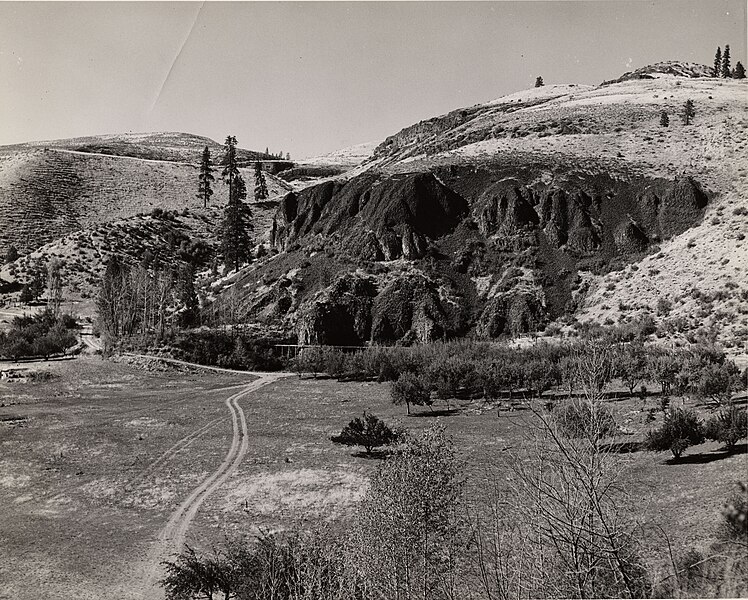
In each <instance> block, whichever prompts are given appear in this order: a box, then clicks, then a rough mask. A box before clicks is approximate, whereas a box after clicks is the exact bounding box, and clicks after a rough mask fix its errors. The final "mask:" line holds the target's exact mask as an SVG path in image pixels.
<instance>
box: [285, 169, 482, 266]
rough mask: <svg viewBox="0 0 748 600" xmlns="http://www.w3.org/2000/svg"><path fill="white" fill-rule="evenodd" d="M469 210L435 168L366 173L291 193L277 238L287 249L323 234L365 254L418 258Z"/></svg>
mask: <svg viewBox="0 0 748 600" xmlns="http://www.w3.org/2000/svg"><path fill="white" fill-rule="evenodd" d="M467 213H468V205H467V203H466V202H465V200H464V199H463V198H461V197H460V196H459V195H458V194H456V193H455V192H454V191H452V190H451V189H449V188H448V187H446V186H445V185H443V184H442V183H441V182H440V181H438V179H437V178H436V177H434V176H433V175H432V174H430V173H413V174H409V175H403V176H398V177H390V178H382V177H380V176H379V175H376V174H365V175H362V176H360V177H357V178H354V179H352V180H350V181H341V182H326V183H323V184H320V185H317V186H314V187H311V188H307V189H305V190H303V191H301V192H298V193H291V194H288V195H287V196H286V197H285V198H284V199H283V201H282V202H281V205H280V207H279V210H278V213H277V215H276V220H275V224H274V227H273V231H272V236H271V243H272V245H273V246H274V247H275V248H277V249H279V250H286V249H288V248H289V247H291V246H293V245H294V244H295V243H299V242H303V241H304V240H308V239H309V238H311V237H313V236H321V237H322V238H324V239H329V240H338V241H339V242H340V243H341V244H342V245H343V247H345V248H346V249H347V250H348V251H349V252H351V253H352V254H355V255H357V256H358V257H360V258H362V259H364V260H394V259H397V258H406V259H418V258H421V257H423V256H424V255H425V253H426V251H427V249H428V243H429V242H428V241H429V240H430V239H431V240H433V239H437V238H439V237H441V236H442V235H444V234H446V233H448V232H449V231H451V230H452V229H454V227H455V226H456V225H457V224H458V223H459V222H460V221H461V220H462V219H463V218H464V217H465V216H466V215H467Z"/></svg>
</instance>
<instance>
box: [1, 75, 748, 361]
mask: <svg viewBox="0 0 748 600" xmlns="http://www.w3.org/2000/svg"><path fill="white" fill-rule="evenodd" d="M706 75H708V68H707V67H704V66H702V65H694V64H690V63H680V62H669V63H658V64H656V65H650V66H647V67H643V68H642V69H638V70H636V71H632V72H631V73H627V74H624V75H622V76H620V77H618V78H616V79H613V80H610V81H607V82H604V83H602V84H600V85H597V86H589V85H578V84H554V85H546V86H543V87H538V88H533V89H529V90H523V91H519V92H516V93H513V94H510V95H508V96H504V97H502V98H498V99H496V100H493V101H490V102H486V103H483V104H479V105H475V106H471V107H466V108H461V109H457V110H454V111H451V112H449V113H447V114H444V115H441V116H436V117H432V118H428V119H425V120H422V121H420V122H419V123H415V124H413V125H411V126H409V127H406V128H404V129H403V130H401V131H399V132H397V133H394V134H393V135H391V136H389V137H387V138H386V139H385V140H384V141H383V142H382V143H380V144H379V145H377V146H376V147H375V148H373V150H372V145H366V146H361V147H357V148H353V149H347V150H345V151H340V152H338V153H331V154H330V155H328V156H326V157H318V159H315V160H310V161H308V162H307V163H305V164H300V165H298V166H296V167H295V168H291V169H286V170H283V171H281V172H280V173H279V177H278V178H276V177H272V176H271V177H269V185H270V187H271V199H270V201H269V202H267V203H264V204H262V205H257V206H256V207H255V212H256V215H257V218H256V221H257V227H256V229H255V237H256V239H257V240H265V243H266V244H267V246H268V247H269V248H271V250H272V251H271V252H270V254H269V255H268V256H266V257H264V258H262V259H259V260H256V261H255V262H253V263H252V264H251V265H248V266H247V267H245V268H244V269H242V270H241V271H240V272H239V273H235V274H219V275H218V277H217V278H214V279H215V280H213V279H211V276H210V274H209V273H207V272H206V273H204V274H203V279H204V281H203V284H204V285H205V286H207V287H206V289H207V290H209V291H210V295H211V296H212V295H216V294H218V295H220V294H222V293H225V292H227V291H231V292H232V293H234V294H235V297H238V298H240V299H241V300H240V303H241V305H242V308H243V318H244V320H245V321H247V322H254V323H256V324H259V326H260V327H268V328H273V329H274V330H282V331H285V332H287V333H290V334H295V335H296V336H297V338H298V339H299V341H301V342H304V343H334V344H344V345H345V344H352V345H358V344H363V343H368V342H372V341H373V342H377V343H394V342H401V343H410V342H416V341H428V340H433V339H438V338H441V337H451V336H460V335H473V336H477V337H481V338H488V339H491V338H497V337H502V336H506V335H518V334H523V333H527V332H537V331H542V330H543V329H544V328H545V327H547V326H549V325H554V327H555V326H558V325H560V326H561V328H562V330H568V329H570V328H575V327H580V326H583V325H582V324H583V323H584V322H599V323H622V324H624V323H630V324H632V326H634V325H635V324H636V323H637V322H641V321H642V319H645V320H646V319H652V320H654V322H655V323H656V324H657V325H658V327H659V330H658V335H659V336H660V337H661V338H662V339H663V340H668V341H671V342H678V341H679V340H683V339H687V338H691V339H692V338H694V337H704V338H708V339H717V340H718V341H720V342H721V343H723V344H724V345H725V346H726V347H727V348H728V349H730V350H731V351H732V352H733V353H739V352H741V351H742V349H743V347H744V344H745V343H746V342H748V311H746V309H745V308H744V307H745V300H746V299H747V298H748V274H747V273H746V269H748V259H747V258H746V257H747V256H748V253H746V248H745V246H744V243H745V242H744V240H745V232H746V228H747V223H746V217H748V189H747V186H748V161H747V160H746V150H747V149H748V148H747V146H748V127H746V125H748V110H747V109H748V105H747V103H746V98H747V96H746V92H747V91H748V84H746V81H745V80H731V79H717V78H711V77H708V76H706ZM689 99H690V100H692V101H693V102H694V105H695V110H696V116H695V118H694V119H693V122H692V123H690V124H688V125H686V124H684V123H683V121H682V119H681V115H682V111H683V106H684V104H685V102H686V100H689ZM663 113H665V114H667V115H668V117H669V124H668V125H667V126H663V125H662V124H661V116H662V114H663ZM208 142H209V141H206V140H205V139H204V138H198V137H195V136H188V135H186V134H153V135H150V134H149V135H142V136H130V137H124V138H122V137H118V136H100V137H97V138H80V139H77V140H65V141H61V142H49V143H47V142H44V143H35V144H27V145H19V146H14V147H6V148H4V149H0V223H3V224H4V225H5V224H9V223H11V222H12V223H13V224H14V225H13V227H8V226H6V227H3V229H2V230H1V231H2V233H0V246H2V247H3V248H5V247H7V246H8V245H9V244H10V243H14V244H16V245H17V246H18V247H19V248H21V249H23V250H32V249H33V250H35V254H34V257H33V258H39V257H43V256H47V255H54V254H56V255H59V256H61V257H63V258H66V257H67V258H69V257H70V256H71V254H75V253H76V252H77V253H80V249H79V248H80V245H81V240H86V239H87V240H90V239H91V238H90V236H89V234H90V232H91V231H95V230H97V229H96V228H98V230H99V231H101V228H102V227H104V228H105V229H107V228H115V229H116V231H117V232H118V233H117V235H114V234H112V231H114V230H111V231H110V235H109V241H108V242H106V243H104V244H103V246H102V243H98V247H99V250H93V249H89V250H86V252H88V254H86V257H87V258H86V260H85V261H83V262H89V261H94V262H95V261H96V258H95V256H96V255H97V254H98V253H99V252H100V253H101V255H102V256H103V255H104V254H105V252H106V248H105V246H107V244H109V245H110V246H111V247H109V248H108V249H109V251H110V252H115V253H124V254H127V255H129V256H132V257H135V256H137V253H138V247H139V246H138V243H140V244H141V246H140V247H141V250H142V248H143V247H145V246H146V245H148V243H150V242H148V243H146V240H160V239H162V238H164V239H165V238H166V237H168V236H169V235H170V234H169V233H168V231H166V230H162V228H163V226H165V225H164V224H158V223H155V222H154V221H153V219H154V217H152V216H148V215H149V214H150V213H151V212H152V211H153V209H154V208H156V207H159V208H162V209H168V210H171V211H176V214H175V213H174V212H172V213H171V218H172V219H173V222H172V223H171V224H169V225H168V227H172V228H173V227H176V228H178V229H180V231H183V232H184V233H185V235H187V236H189V237H191V238H194V239H204V240H208V241H210V239H211V237H210V234H209V232H210V231H211V230H213V231H215V227H216V226H217V219H218V217H219V213H218V212H216V210H215V207H213V208H208V209H205V210H204V209H202V208H200V207H199V206H198V205H197V204H198V203H197V200H196V198H195V197H194V194H195V192H194V188H195V180H196V164H195V162H194V157H195V156H196V154H195V153H196V152H197V150H198V149H201V148H202V147H203V146H204V145H205V144H206V143H208ZM209 145H210V144H209ZM211 147H213V146H211ZM215 147H216V148H217V145H216V146H215ZM216 152H218V150H217V151H216ZM248 156H250V155H248ZM284 166H290V165H277V166H276V167H277V168H281V167H284ZM246 179H247V180H248V181H251V173H247V177H246ZM216 188H217V193H216V196H214V199H215V202H214V204H215V205H216V206H220V205H222V203H223V202H225V198H224V196H223V195H225V190H223V189H222V186H220V185H217V186H216ZM222 194H223V195H222ZM185 208H187V209H188V210H187V212H186V214H185V215H184V216H183V215H182V213H183V212H184V209H185ZM139 214H140V216H138V215H139ZM156 220H157V219H156ZM160 228H161V229H160ZM71 236H72V237H71ZM87 236H88V237H87ZM171 237H172V238H173V234H171ZM133 239H135V240H143V241H142V242H138V243H136V244H135V245H133V244H131V240H133ZM29 240H33V241H29ZM71 240H73V241H71ZM76 240H77V241H76ZM113 240H118V241H113ZM76 243H77V244H78V247H77V248H76V249H75V250H71V248H73V247H74V246H75V244H76ZM43 244H46V245H44V246H43V247H42V245H43ZM96 245H97V244H92V245H91V247H92V248H93V247H94V246H96ZM157 245H159V246H161V245H163V244H162V242H158V244H157ZM88 257H91V258H88ZM25 260H26V263H31V262H33V260H32V259H31V258H29V257H27V258H26V259H25ZM23 261H24V259H23V258H22V259H19V261H16V263H12V264H11V265H6V267H4V268H3V270H2V271H1V272H0V276H2V277H3V278H4V279H5V280H6V281H7V280H11V279H13V278H15V279H19V278H21V279H22V277H23V265H24V262H23ZM97 264H98V265H99V266H98V267H97V268H98V270H99V271H100V270H101V264H103V263H101V260H99V263H97ZM11 270H12V271H14V272H15V275H12V274H11ZM94 270H95V269H94ZM90 272H91V269H89V270H88V271H86V275H85V277H83V279H84V280H86V278H91V277H92V275H91V274H90ZM86 293H91V290H88V291H87V292H86Z"/></svg>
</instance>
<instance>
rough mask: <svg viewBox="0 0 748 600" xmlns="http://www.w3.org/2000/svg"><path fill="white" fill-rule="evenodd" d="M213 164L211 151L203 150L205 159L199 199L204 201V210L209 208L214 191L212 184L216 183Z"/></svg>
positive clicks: (198, 191)
mask: <svg viewBox="0 0 748 600" xmlns="http://www.w3.org/2000/svg"><path fill="white" fill-rule="evenodd" d="M212 167H213V163H212V162H211V160H210V150H209V149H208V147H207V146H205V150H203V158H202V161H201V162H200V175H199V179H200V184H199V186H198V190H197V197H198V198H200V199H201V200H202V201H203V208H206V207H207V206H208V201H209V200H210V197H211V196H212V195H213V189H212V187H211V183H212V182H213V181H214V179H215V178H214V177H213V168H212Z"/></svg>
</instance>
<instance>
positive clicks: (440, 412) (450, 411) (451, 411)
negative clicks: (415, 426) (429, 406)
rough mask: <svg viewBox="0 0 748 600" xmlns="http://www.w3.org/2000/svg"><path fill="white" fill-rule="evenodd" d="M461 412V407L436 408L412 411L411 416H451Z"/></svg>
mask: <svg viewBox="0 0 748 600" xmlns="http://www.w3.org/2000/svg"><path fill="white" fill-rule="evenodd" d="M459 413H460V409H459V408H457V407H455V408H438V409H436V410H429V411H425V410H422V411H419V412H412V413H410V414H409V415H408V416H409V417H449V416H450V415H457V414H459Z"/></svg>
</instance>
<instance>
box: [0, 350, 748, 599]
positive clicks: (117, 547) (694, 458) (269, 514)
mask: <svg viewBox="0 0 748 600" xmlns="http://www.w3.org/2000/svg"><path fill="white" fill-rule="evenodd" d="M42 368H43V370H45V371H47V372H49V373H50V374H51V378H50V379H48V380H46V381H36V382H33V381H30V382H27V383H12V384H11V383H0V503H2V506H3V510H2V511H1V512H0V531H2V534H1V535H0V580H2V581H3V582H4V587H3V594H6V596H5V597H8V598H13V599H15V600H23V599H31V598H34V599H37V598H48V599H54V598H71V597H74V598H81V599H87V598H91V599H93V598H105V597H117V598H123V599H124V598H133V599H134V598H157V597H159V596H160V592H159V591H158V590H157V589H155V588H154V587H153V585H152V581H148V577H147V574H148V573H150V572H151V571H152V569H153V567H154V564H157V562H158V559H159V558H156V557H157V555H158V551H159V548H161V549H164V548H167V547H168V546H161V547H159V546H158V543H159V542H158V540H159V534H160V532H162V531H163V529H164V527H165V526H166V524H167V521H169V519H170V517H171V518H172V519H173V518H174V514H175V511H176V512H177V513H178V512H179V511H178V510H177V507H178V506H179V505H180V503H182V502H183V501H184V500H185V498H187V497H188V496H189V495H190V493H191V492H192V490H194V489H195V488H197V487H198V486H199V485H200V483H201V482H202V481H204V480H206V478H208V477H209V476H210V475H211V474H212V473H215V472H217V469H219V468H220V467H219V466H220V465H221V464H222V461H223V460H224V458H225V457H226V455H227V452H229V451H230V450H231V448H230V446H231V445H232V421H231V414H230V412H229V410H227V405H226V404H225V403H224V401H225V400H226V399H227V397H229V396H231V395H232V394H235V393H236V392H237V390H241V389H242V388H241V387H240V386H241V384H246V383H247V382H250V381H252V380H253V379H254V378H253V377H252V376H251V375H240V374H230V373H213V372H209V371H192V370H178V369H164V370H162V371H152V370H144V369H143V365H142V364H140V363H136V364H128V363H125V362H110V361H102V360H100V359H98V358H86V359H81V360H75V361H67V362H58V363H49V365H47V366H43V367H42ZM678 402H680V401H679V400H678ZM739 402H745V400H744V399H742V400H739ZM239 404H240V406H241V408H242V409H243V412H244V416H245V417H246V423H247V441H248V444H247V447H246V453H245V454H244V455H243V459H242V460H241V463H240V464H239V465H238V468H237V469H236V470H235V471H233V472H231V473H229V476H227V477H226V478H225V480H224V481H222V482H219V483H220V485H218V486H217V487H216V488H215V489H213V491H212V493H211V494H210V495H209V496H207V497H206V498H205V502H204V503H202V505H201V506H199V510H197V512H196V515H195V518H194V520H192V521H191V522H188V523H187V526H188V527H189V528H188V529H187V533H186V541H187V542H188V543H189V544H193V545H196V546H198V547H206V546H210V545H211V544H214V543H220V542H221V541H222V540H223V539H224V538H225V537H227V536H228V537H232V536H236V535H245V534H249V535H251V534H252V533H255V532H257V531H258V530H260V529H264V530H269V531H273V530H277V529H281V528H286V527H290V526H293V525H296V524H303V523H304V522H305V521H307V522H308V521H313V520H315V519H318V518H321V519H324V520H338V519H344V518H345V517H346V515H349V514H350V513H351V512H352V508H353V507H354V505H355V502H356V500H357V498H358V497H359V496H360V494H361V493H362V491H363V489H364V487H365V485H366V478H367V475H368V474H370V473H371V472H372V471H373V470H374V469H375V468H376V466H377V464H378V459H367V458H363V457H360V456H357V455H356V453H355V451H354V450H352V449H350V448H346V447H339V446H335V445H333V444H332V443H331V442H330V441H329V436H330V435H333V434H335V433H338V432H339V431H340V429H341V428H342V427H343V425H345V424H346V423H347V422H348V421H349V420H350V419H351V418H352V417H354V416H357V415H360V414H361V413H362V412H363V411H364V410H369V411H372V412H374V413H375V414H377V415H378V416H380V417H382V418H384V419H385V420H386V421H388V422H390V423H391V424H395V425H399V426H404V427H407V428H408V429H411V430H418V429H421V428H423V427H426V426H427V425H428V424H430V423H431V422H432V421H433V420H434V419H439V420H440V421H441V422H442V423H444V425H445V426H446V427H447V430H448V432H449V433H450V434H451V435H452V436H453V437H454V439H455V442H456V446H457V448H458V450H459V453H460V458H461V460H463V461H464V465H465V469H464V475H465V477H466V480H467V486H468V490H469V493H472V494H476V491H475V489H476V487H477V486H478V485H479V484H480V482H481V480H482V479H483V478H484V477H485V476H486V474H487V471H488V470H491V471H493V472H494V473H497V474H498V475H499V477H500V478H501V476H502V464H504V462H505V461H506V460H509V459H510V457H511V456H512V455H513V454H514V453H515V452H518V451H519V450H520V448H521V446H522V444H523V442H524V441H525V439H526V437H527V435H528V432H529V431H530V430H531V428H532V427H531V426H532V421H533V418H532V416H531V413H530V411H527V410H517V411H514V412H508V411H502V412H501V414H500V415H499V414H498V413H497V410H496V409H495V408H493V407H490V406H487V405H484V404H483V403H482V402H480V401H474V402H472V403H467V402H466V403H464V404H463V405H462V406H461V407H460V408H459V409H457V410H456V411H453V412H451V413H449V414H444V412H443V411H442V412H439V411H438V410H437V411H436V412H433V413H432V412H431V411H429V410H428V409H426V410H423V411H420V412H418V411H416V412H414V414H413V415H412V416H410V417H409V416H406V414H405V411H404V409H403V408H402V407H395V406H393V405H392V404H391V403H390V400H389V393H388V385H387V384H379V383H376V382H342V383H341V382H337V381H334V380H330V379H316V380H315V379H313V378H306V377H305V378H303V379H298V378H297V377H296V376H288V377H284V378H282V379H278V380H276V381H271V382H270V383H267V384H266V385H264V386H263V387H261V388H259V389H256V390H254V391H251V392H250V393H248V394H247V395H245V396H244V397H242V398H240V400H239ZM657 405H658V401H657V399H656V398H650V399H648V400H647V401H646V402H645V403H642V401H641V400H640V399H638V398H626V397H622V398H620V399H616V400H611V401H610V406H611V408H612V409H613V411H614V413H615V415H616V417H617V420H618V422H619V424H620V425H622V426H623V427H625V428H626V430H627V431H628V432H632V433H630V434H629V435H625V436H624V435H622V436H619V437H618V438H616V439H615V440H614V442H615V443H620V444H626V445H627V446H629V447H635V446H636V442H638V441H641V439H642V435H643V432H644V431H646V430H647V429H648V428H649V427H651V426H653V425H656V424H657V423H658V422H659V421H660V419H661V416H658V417H657V420H656V421H655V423H653V424H647V423H646V419H645V418H646V414H647V412H648V409H649V408H652V407H655V406H657ZM538 406H542V402H541V403H538ZM438 408H439V407H438V406H437V407H435V409H438ZM697 408H698V407H697ZM699 410H701V411H704V410H705V409H704V408H703V407H700V408H699ZM621 459H622V475H621V476H622V478H623V481H624V482H625V484H626V488H627V489H628V491H629V493H630V501H631V505H632V506H633V507H635V510H636V514H637V516H638V518H639V519H640V521H641V523H642V525H644V526H645V528H646V531H648V532H649V533H650V534H651V535H650V537H649V539H648V554H649V556H648V558H649V559H650V560H652V561H653V562H654V563H658V562H662V561H664V560H665V559H666V556H665V554H664V553H665V552H666V549H665V548H666V544H665V542H664V540H663V539H662V538H661V537H660V538H657V537H656V536H655V535H654V531H655V529H654V527H655V526H659V527H661V528H662V529H663V530H664V531H667V532H668V533H669V535H670V536H671V543H672V544H673V546H674V547H676V548H678V549H685V548H686V547H688V546H695V547H697V548H700V549H705V548H706V547H708V546H709V544H710V543H711V542H712V541H713V539H714V537H715V533H716V524H717V522H718V520H719V518H720V511H721V508H722V504H723V502H724V500H725V499H726V498H727V497H728V496H729V495H730V493H731V492H732V490H733V485H734V483H735V481H737V480H739V479H745V473H746V468H747V467H748V455H746V447H745V445H742V446H740V447H739V449H738V452H737V453H735V454H733V455H730V456H728V455H726V454H724V453H723V452H721V451H720V449H719V446H718V445H717V444H715V443H707V444H703V445H701V446H698V447H695V448H690V449H689V450H688V452H687V453H686V455H685V457H684V459H683V460H682V461H681V463H680V464H672V462H671V461H670V460H669V455H665V454H652V453H646V452H641V451H635V452H631V453H628V454H621ZM160 558H164V557H163V556H162V557H160Z"/></svg>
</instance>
